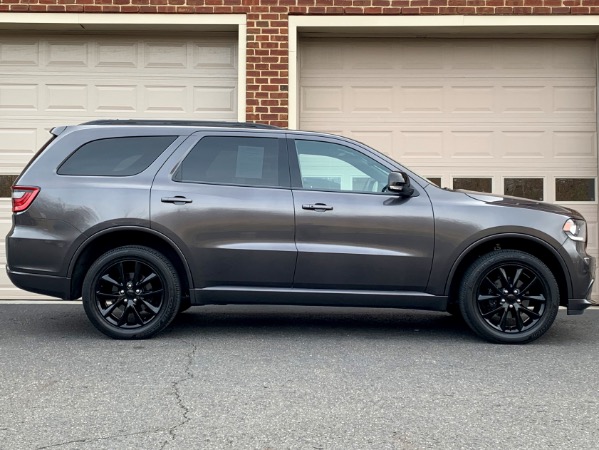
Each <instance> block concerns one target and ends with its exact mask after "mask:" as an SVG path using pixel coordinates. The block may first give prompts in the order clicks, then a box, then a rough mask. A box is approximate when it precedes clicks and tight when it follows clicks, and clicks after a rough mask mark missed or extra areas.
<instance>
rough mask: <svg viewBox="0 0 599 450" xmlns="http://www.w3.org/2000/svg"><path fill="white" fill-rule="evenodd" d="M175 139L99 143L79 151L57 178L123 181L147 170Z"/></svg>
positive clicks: (148, 138) (123, 139)
mask: <svg viewBox="0 0 599 450" xmlns="http://www.w3.org/2000/svg"><path fill="white" fill-rule="evenodd" d="M177 137H178V136H141V137H120V138H108V139H100V140H97V141H92V142H88V143H87V144H84V145H82V146H81V147H79V148H78V149H77V150H75V152H73V153H72V154H71V156H69V157H68V158H67V159H66V161H64V162H63V163H62V164H61V166H60V167H59V168H58V174H59V175H88V176H94V175H95V176H112V177H124V176H129V175H137V174H138V173H141V172H143V171H144V170H146V169H147V168H148V167H149V166H150V164H152V163H153V162H154V161H155V160H156V158H158V156H159V155H160V154H162V152H163V151H164V150H166V149H167V147H168V146H169V145H171V144H172V143H173V142H174V141H175V139H177Z"/></svg>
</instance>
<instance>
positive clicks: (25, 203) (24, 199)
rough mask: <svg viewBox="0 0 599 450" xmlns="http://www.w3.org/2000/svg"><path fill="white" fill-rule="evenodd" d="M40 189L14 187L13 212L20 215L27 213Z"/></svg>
mask: <svg viewBox="0 0 599 450" xmlns="http://www.w3.org/2000/svg"><path fill="white" fill-rule="evenodd" d="M39 192H40V188H38V187H31V186H13V187H12V212H14V213H18V212H22V211H25V210H26V209H27V208H29V206H31V204H32V203H33V201H34V200H35V197H37V194H39Z"/></svg>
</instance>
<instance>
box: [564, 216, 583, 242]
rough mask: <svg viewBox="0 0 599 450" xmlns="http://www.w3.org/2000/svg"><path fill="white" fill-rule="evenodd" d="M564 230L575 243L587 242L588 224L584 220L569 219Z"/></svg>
mask: <svg viewBox="0 0 599 450" xmlns="http://www.w3.org/2000/svg"><path fill="white" fill-rule="evenodd" d="M562 230H564V233H566V236H568V237H569V238H570V239H572V240H573V241H586V239H587V223H586V222H585V221H584V220H574V219H568V220H566V223H565V224H564V226H563V228H562Z"/></svg>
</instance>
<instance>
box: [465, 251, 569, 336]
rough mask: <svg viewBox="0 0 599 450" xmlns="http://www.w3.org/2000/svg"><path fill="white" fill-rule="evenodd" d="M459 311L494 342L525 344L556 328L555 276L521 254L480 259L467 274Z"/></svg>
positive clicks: (490, 254)
mask: <svg viewBox="0 0 599 450" xmlns="http://www.w3.org/2000/svg"><path fill="white" fill-rule="evenodd" d="M459 299H460V311H461V312H462V316H463V317H464V320H465V321H466V323H467V324H468V326H469V327H470V328H472V330H473V331H474V332H475V333H477V334H478V335H479V336H481V337H482V338H484V339H486V340H487V341H490V342H495V343H500V344H523V343H527V342H532V341H534V340H535V339H538V338H539V337H541V336H542V335H543V334H545V332H546V331H547V330H548V329H549V327H551V324H553V321H554V320H555V317H556V315H557V311H558V308H559V288H558V286H557V281H556V280H555V277H554V276H553V273H551V271H550V270H549V268H548V267H547V266H546V265H545V264H544V263H543V262H542V261H541V260H539V259H538V258H536V257H534V256H532V255H530V254H528V253H525V252H522V251H519V250H497V251H494V252H492V253H488V254H486V255H484V256H481V257H480V258H478V259H477V260H476V261H474V263H473V264H472V265H471V266H470V268H469V269H468V270H467V271H466V273H465V274H464V278H463V279H462V283H461V286H460V295H459Z"/></svg>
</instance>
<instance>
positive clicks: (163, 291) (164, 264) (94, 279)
mask: <svg viewBox="0 0 599 450" xmlns="http://www.w3.org/2000/svg"><path fill="white" fill-rule="evenodd" d="M82 294H83V307H84V309H85V313H86V314H87V317H88V318H89V320H90V321H91V322H92V324H93V325H94V326H95V327H96V328H97V329H98V330H100V331H101V332H102V333H104V334H106V335H107V336H110V337H112V338H115V339H145V338H149V337H151V336H153V335H155V334H156V333H158V332H160V331H162V330H163V329H164V328H166V327H167V326H168V324H169V323H171V321H172V320H173V319H174V318H175V316H176V315H177V312H178V311H179V307H180V302H181V288H180V283H179V277H178V274H177V271H176V270H175V268H174V267H173V265H172V263H171V262H170V261H169V260H168V259H167V258H166V257H164V256H163V255H162V254H160V253H158V252H157V251H155V250H152V249H150V248H147V247H141V246H125V247H119V248H116V249H114V250H110V251H109V252H106V253H104V254H103V255H102V256H100V257H99V258H98V259H97V260H96V261H95V262H94V263H93V264H92V265H91V267H90V268H89V270H88V272H87V275H86V276H85V279H84V280H83V291H82Z"/></svg>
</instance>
